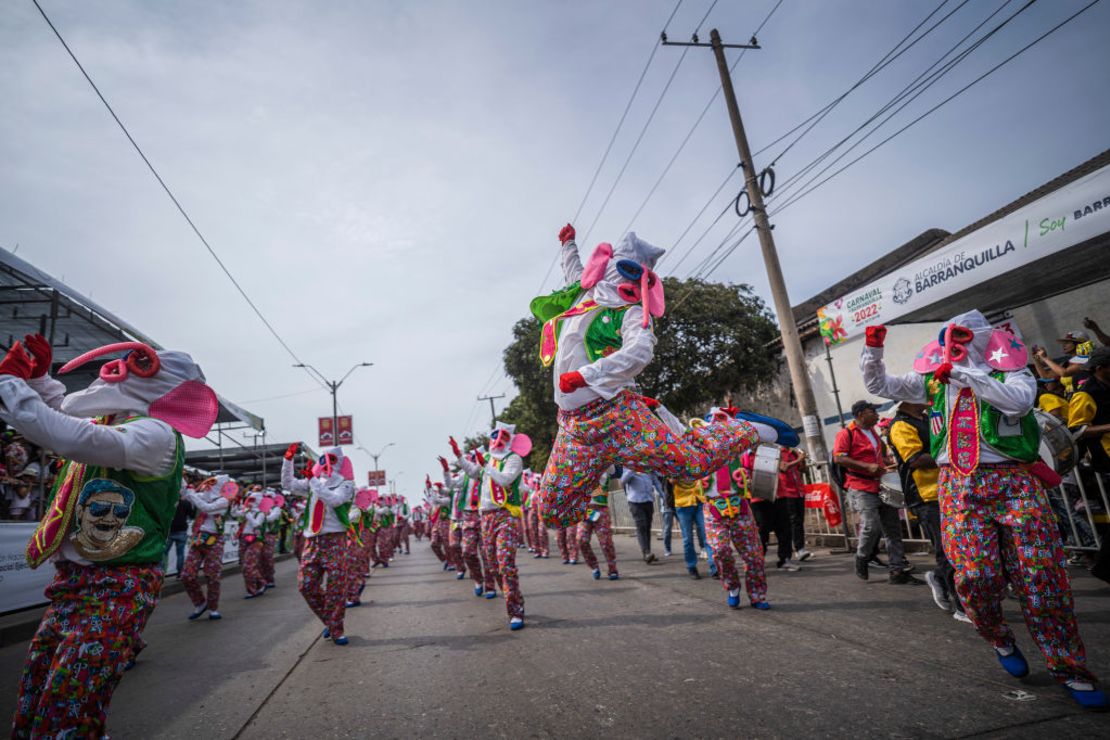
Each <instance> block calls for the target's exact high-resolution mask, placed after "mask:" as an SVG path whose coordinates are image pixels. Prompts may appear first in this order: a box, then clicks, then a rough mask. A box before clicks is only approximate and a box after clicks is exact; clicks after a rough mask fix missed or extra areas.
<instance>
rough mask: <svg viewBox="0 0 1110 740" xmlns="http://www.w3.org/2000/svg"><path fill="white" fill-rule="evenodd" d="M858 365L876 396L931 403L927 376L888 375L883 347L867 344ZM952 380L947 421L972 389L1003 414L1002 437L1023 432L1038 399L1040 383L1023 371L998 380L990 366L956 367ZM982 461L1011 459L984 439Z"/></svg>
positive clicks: (944, 454)
mask: <svg viewBox="0 0 1110 740" xmlns="http://www.w3.org/2000/svg"><path fill="white" fill-rule="evenodd" d="M859 364H860V370H861V371H862V372H863V384H864V386H866V388H867V390H868V391H869V392H871V393H874V394H875V395H876V396H882V397H883V398H889V399H890V400H892V401H911V402H913V403H929V398H928V392H927V389H926V387H925V376H924V375H921V374H919V373H916V372H909V373H905V374H903V375H888V374H887V372H886V363H885V362H884V360H883V348H882V347H868V346H866V345H864V348H863V352H862V353H861V354H860V360H859ZM950 378H951V381H950V382H949V384H948V385H946V386H945V387H944V396H945V415H946V418H951V414H952V406H953V404H954V403H955V400H956V396H957V395H959V392H960V389H961V388H970V389H971V390H972V391H973V392H974V393H975V395H976V396H977V397H978V398H979V399H980V400H981V401H985V402H986V403H989V404H990V405H991V406H993V407H994V408H996V409H998V411H999V412H1001V413H1002V414H1003V419H1002V422H1001V424H1000V429H999V433H1000V434H1002V435H1005V434H1007V431H1008V429H1009V433H1011V434H1020V433H1021V425H1020V419H1021V417H1023V416H1025V415H1026V414H1028V413H1029V412H1030V411H1031V410H1032V409H1033V405H1034V404H1035V403H1036V400H1037V381H1036V379H1035V378H1034V377H1033V375H1032V373H1030V372H1029V371H1028V370H1024V369H1022V370H1016V371H1013V372H1008V373H1006V374H1005V375H1004V376H1003V378H1002V380H1001V381H999V380H995V379H994V378H992V377H991V376H990V368H989V367H987V368H984V367H979V366H977V365H953V366H952V374H951V375H950ZM981 436H982V435H980V437H981ZM979 459H980V461H981V462H984V463H998V462H1006V461H1007V460H1009V458H1008V457H1006V456H1004V455H1002V454H1000V453H999V452H998V451H997V450H995V449H994V448H993V447H991V446H990V445H989V444H987V442H986V441H985V440H983V439H981V438H980V448H979ZM948 463H949V459H948V448H947V447H945V448H944V449H942V450H941V452H940V454H939V455H938V456H937V465H947V464H948Z"/></svg>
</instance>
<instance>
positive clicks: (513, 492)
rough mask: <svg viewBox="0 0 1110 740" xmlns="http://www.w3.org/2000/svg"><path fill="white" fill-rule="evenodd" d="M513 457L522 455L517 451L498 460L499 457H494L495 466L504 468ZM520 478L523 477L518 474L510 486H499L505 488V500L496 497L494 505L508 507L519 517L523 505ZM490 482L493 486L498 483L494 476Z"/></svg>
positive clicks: (499, 468)
mask: <svg viewBox="0 0 1110 740" xmlns="http://www.w3.org/2000/svg"><path fill="white" fill-rule="evenodd" d="M511 457H520V455H517V454H516V453H515V452H510V453H509V454H508V455H505V457H503V458H501V459H500V460H498V459H497V458H493V461H492V462H493V466H494V467H495V468H497V470H498V471H501V470H504V468H505V463H506V462H507V461H508V460H509V458H511ZM520 479H521V476H519V475H518V476H517V477H516V479H515V480H514V481H513V482H512V483H510V484H509V487H508V488H505V487H504V486H499V487H500V488H501V490H503V491H504V492H505V500H504V502H499V501H497V499H496V498H494V499H493V503H494V505H496V506H499V507H501V508H502V509H508V510H509V513H510V514H512V515H513V516H515V517H518V518H519V517H520V507H521V498H520ZM489 483H490V486H491V487H492V486H497V485H498V484H497V483H494V482H493V478H492V477H491V478H490V482H489Z"/></svg>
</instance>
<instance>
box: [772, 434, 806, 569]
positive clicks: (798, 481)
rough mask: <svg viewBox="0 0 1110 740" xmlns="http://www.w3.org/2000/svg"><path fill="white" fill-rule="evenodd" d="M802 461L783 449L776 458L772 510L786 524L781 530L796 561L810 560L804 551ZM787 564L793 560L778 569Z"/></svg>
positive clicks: (790, 449) (803, 458) (795, 451)
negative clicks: (785, 533)
mask: <svg viewBox="0 0 1110 740" xmlns="http://www.w3.org/2000/svg"><path fill="white" fill-rule="evenodd" d="M805 461H806V455H805V453H804V452H802V451H801V450H799V449H798V448H796V447H784V448H783V450H782V457H780V458H779V488H778V492H777V493H776V495H775V506H777V507H778V508H779V516H780V517H783V518H784V519H785V520H786V521H785V524H784V529H786V531H787V532H789V534H790V536H789V537H788V538H787V542H789V543H792V544H793V546H794V547H793V552H794V553H796V554H797V556H798V560H809V559H810V558H811V557H813V553H811V552H810V551H809V550H807V549H806V500H805V492H804V491H803V490H802V466H803V465H805ZM780 502H781V503H780ZM787 563H789V564H790V565H794V563H793V560H792V559H791V558H787V559H786V560H785V561H784V562H783V563H782V564H781V565H780V566H779V567H782V568H786V565H787ZM786 569H787V570H792V568H786Z"/></svg>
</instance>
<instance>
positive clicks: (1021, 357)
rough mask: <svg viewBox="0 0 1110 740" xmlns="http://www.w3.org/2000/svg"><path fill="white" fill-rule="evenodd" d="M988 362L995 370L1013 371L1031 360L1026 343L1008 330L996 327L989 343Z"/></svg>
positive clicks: (986, 358)
mask: <svg viewBox="0 0 1110 740" xmlns="http://www.w3.org/2000/svg"><path fill="white" fill-rule="evenodd" d="M984 359H985V360H986V361H987V364H988V365H990V366H991V367H992V368H994V369H995V370H1002V371H1003V372H1007V373H1008V372H1013V371H1014V370H1020V369H1021V368H1023V367H1025V365H1026V363H1028V362H1029V351H1028V350H1027V349H1026V348H1025V343H1024V342H1022V341H1021V340H1020V339H1018V338H1017V337H1016V336H1014V335H1013V334H1011V333H1010V332H1008V331H1003V330H1002V329H995V330H994V331H993V332H992V333H991V338H990V341H989V342H988V343H987V356H986V357H985V358H984Z"/></svg>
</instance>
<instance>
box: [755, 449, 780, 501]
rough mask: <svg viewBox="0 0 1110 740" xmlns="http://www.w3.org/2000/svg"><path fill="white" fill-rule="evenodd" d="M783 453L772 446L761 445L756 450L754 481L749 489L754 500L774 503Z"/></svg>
mask: <svg viewBox="0 0 1110 740" xmlns="http://www.w3.org/2000/svg"><path fill="white" fill-rule="evenodd" d="M781 455H782V451H781V450H780V449H779V448H778V447H772V446H771V445H760V446H759V447H757V448H756V450H755V463H754V464H753V465H752V480H751V484H750V487H749V489H748V490H749V491H751V494H752V498H757V499H760V500H762V501H774V500H775V493H776V492H777V491H778V488H779V457H781Z"/></svg>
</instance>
